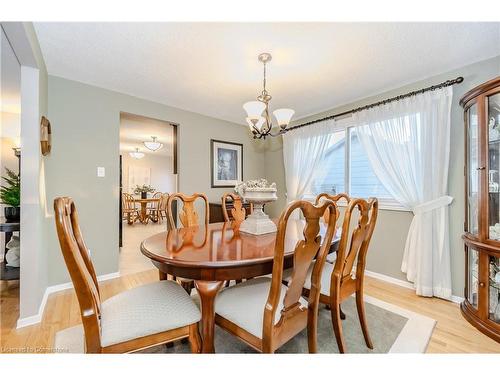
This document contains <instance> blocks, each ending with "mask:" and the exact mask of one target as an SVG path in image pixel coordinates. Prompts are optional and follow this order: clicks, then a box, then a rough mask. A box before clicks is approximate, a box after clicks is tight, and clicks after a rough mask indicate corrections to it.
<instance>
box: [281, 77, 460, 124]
mask: <svg viewBox="0 0 500 375" xmlns="http://www.w3.org/2000/svg"><path fill="white" fill-rule="evenodd" d="M463 81H464V77H457V78H455V79H451V80H448V81H444V82H441V83H440V84H437V85H434V86H429V87H426V88H423V89H420V90H415V91H411V92H409V93H406V94H402V95H398V96H395V97H393V98H389V99H385V100H381V101H380V102H376V103H373V104H368V105H364V106H362V107H358V108H354V109H351V110H350V111H345V112H342V113H337V114H335V115H331V116H327V117H323V118H320V119H318V120H313V121H309V122H306V123H304V124H300V125H295V126H292V127H290V128H288V129H287V130H286V131H290V130H294V129H299V128H303V127H304V126H309V125H312V124H316V123H317V122H322V121H325V120H332V119H334V118H337V117H342V116H345V115H349V114H352V113H355V112H359V111H363V110H365V109H369V108H373V107H377V106H379V105H384V104H387V103H391V102H395V101H397V100H401V99H404V98H408V97H410V96H414V95H418V94H423V93H424V92H427V91H434V90H438V89H442V88H443V87H448V86H452V85H456V84H459V83H462V82H463Z"/></svg>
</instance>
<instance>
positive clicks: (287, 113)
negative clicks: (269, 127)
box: [273, 108, 295, 129]
mask: <svg viewBox="0 0 500 375" xmlns="http://www.w3.org/2000/svg"><path fill="white" fill-rule="evenodd" d="M294 114H295V111H294V110H293V109H289V108H280V109H277V110H275V111H274V112H273V115H274V117H276V121H277V122H278V126H279V127H280V128H281V129H285V128H286V127H287V126H288V124H290V120H291V119H292V117H293V115H294Z"/></svg>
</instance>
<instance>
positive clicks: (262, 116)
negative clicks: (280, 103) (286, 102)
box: [243, 53, 295, 139]
mask: <svg viewBox="0 0 500 375" xmlns="http://www.w3.org/2000/svg"><path fill="white" fill-rule="evenodd" d="M271 60H272V56H271V54H270V53H261V54H260V55H259V61H260V62H261V63H262V64H264V81H263V90H262V92H261V93H260V95H259V96H258V97H257V101H252V102H247V103H245V104H243V109H244V110H245V111H246V113H247V118H246V121H247V123H248V126H250V131H251V132H252V134H253V137H254V139H255V138H257V139H261V138H264V139H265V138H266V137H267V136H268V135H270V136H272V137H276V136H278V135H280V134H283V133H285V132H286V127H287V126H288V124H289V123H290V120H291V119H292V116H293V115H294V113H295V111H294V110H293V109H288V108H281V109H276V110H275V111H274V112H273V115H274V117H275V118H276V122H277V124H278V127H279V130H278V132H277V133H275V134H273V133H271V128H272V127H273V122H272V119H271V117H270V116H269V102H270V101H271V99H272V97H271V95H269V93H268V92H267V90H266V64H267V63H268V62H269V61H271Z"/></svg>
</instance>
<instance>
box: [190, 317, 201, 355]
mask: <svg viewBox="0 0 500 375" xmlns="http://www.w3.org/2000/svg"><path fill="white" fill-rule="evenodd" d="M189 344H190V345H191V353H201V336H200V331H199V329H198V323H194V324H191V325H190V326H189Z"/></svg>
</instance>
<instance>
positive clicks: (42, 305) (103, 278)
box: [16, 272, 120, 329]
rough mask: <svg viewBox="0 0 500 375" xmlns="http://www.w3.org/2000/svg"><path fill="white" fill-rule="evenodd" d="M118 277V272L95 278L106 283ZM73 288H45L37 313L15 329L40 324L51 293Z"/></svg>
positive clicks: (23, 319) (59, 286)
mask: <svg viewBox="0 0 500 375" xmlns="http://www.w3.org/2000/svg"><path fill="white" fill-rule="evenodd" d="M117 277H120V272H112V273H107V274H105V275H101V276H97V281H106V280H111V279H116V278H117ZM71 288H73V283H72V282H69V283H64V284H57V285H52V286H49V287H47V289H45V293H43V297H42V302H40V307H39V308H38V313H37V314H36V315H31V316H28V317H26V318H22V319H18V320H17V324H16V329H19V328H23V327H27V326H30V325H33V324H37V323H40V322H41V321H42V317H43V312H44V311H45V305H46V304H47V299H48V298H49V295H51V294H52V293H56V292H60V291H62V290H67V289H71Z"/></svg>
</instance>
